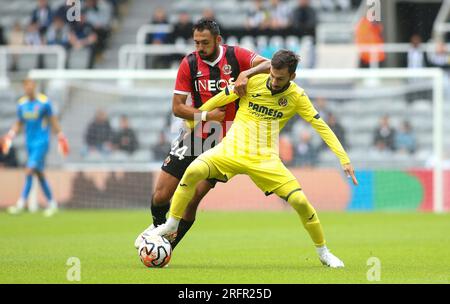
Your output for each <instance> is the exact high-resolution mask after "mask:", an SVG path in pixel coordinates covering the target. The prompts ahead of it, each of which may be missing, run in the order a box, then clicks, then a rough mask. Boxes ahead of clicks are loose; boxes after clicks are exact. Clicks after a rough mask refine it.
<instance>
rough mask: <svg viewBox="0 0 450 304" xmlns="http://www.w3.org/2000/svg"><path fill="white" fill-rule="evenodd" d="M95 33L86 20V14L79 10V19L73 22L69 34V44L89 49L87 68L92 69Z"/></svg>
mask: <svg viewBox="0 0 450 304" xmlns="http://www.w3.org/2000/svg"><path fill="white" fill-rule="evenodd" d="M97 40H98V38H97V34H96V33H95V30H94V28H93V27H92V25H90V24H89V23H87V22H86V14H85V13H84V12H81V15H80V21H79V22H73V23H72V28H71V31H70V34H69V41H70V45H71V47H72V48H73V49H75V50H80V49H87V50H88V51H89V63H88V68H90V69H92V68H93V67H94V63H95V54H96V52H97Z"/></svg>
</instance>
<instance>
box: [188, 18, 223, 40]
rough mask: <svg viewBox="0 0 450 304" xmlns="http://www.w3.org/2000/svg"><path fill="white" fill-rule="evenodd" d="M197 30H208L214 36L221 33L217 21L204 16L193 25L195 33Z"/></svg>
mask: <svg viewBox="0 0 450 304" xmlns="http://www.w3.org/2000/svg"><path fill="white" fill-rule="evenodd" d="M196 30H197V31H200V32H202V31H204V30H208V31H210V32H211V34H213V35H214V36H218V35H220V28H219V25H218V24H217V22H216V21H214V20H211V19H207V18H202V19H200V20H199V21H197V23H195V24H194V26H193V27H192V33H194V31H196Z"/></svg>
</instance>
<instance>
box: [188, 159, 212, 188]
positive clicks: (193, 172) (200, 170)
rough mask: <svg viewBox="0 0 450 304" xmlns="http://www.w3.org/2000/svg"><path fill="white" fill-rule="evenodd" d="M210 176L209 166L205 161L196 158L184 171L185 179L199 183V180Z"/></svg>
mask: <svg viewBox="0 0 450 304" xmlns="http://www.w3.org/2000/svg"><path fill="white" fill-rule="evenodd" d="M208 176H209V167H208V164H206V163H205V162H204V161H201V160H195V161H194V162H192V164H191V165H190V166H189V167H188V168H187V170H186V172H185V173H184V176H183V180H184V181H189V182H190V183H195V184H197V183H198V182H200V181H202V180H204V179H207V178H208Z"/></svg>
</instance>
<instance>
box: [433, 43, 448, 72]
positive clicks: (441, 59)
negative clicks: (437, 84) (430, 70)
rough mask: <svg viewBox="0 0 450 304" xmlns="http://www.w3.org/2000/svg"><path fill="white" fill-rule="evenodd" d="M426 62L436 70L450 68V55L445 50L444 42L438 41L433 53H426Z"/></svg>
mask: <svg viewBox="0 0 450 304" xmlns="http://www.w3.org/2000/svg"><path fill="white" fill-rule="evenodd" d="M428 61H429V63H430V65H432V66H434V67H438V68H443V69H448V68H450V53H449V52H448V50H447V46H446V45H445V42H443V41H442V40H438V41H437V42H436V49H435V51H434V52H430V53H428Z"/></svg>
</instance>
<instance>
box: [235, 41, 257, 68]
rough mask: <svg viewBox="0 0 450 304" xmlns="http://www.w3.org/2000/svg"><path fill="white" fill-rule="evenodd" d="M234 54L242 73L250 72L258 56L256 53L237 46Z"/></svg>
mask: <svg viewBox="0 0 450 304" xmlns="http://www.w3.org/2000/svg"><path fill="white" fill-rule="evenodd" d="M234 53H235V55H236V58H237V60H238V62H239V67H240V68H241V71H245V70H248V69H250V68H251V67H252V63H253V60H254V59H255V58H256V56H258V54H256V53H255V52H252V51H250V50H248V49H246V48H242V47H239V46H235V49H234Z"/></svg>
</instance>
